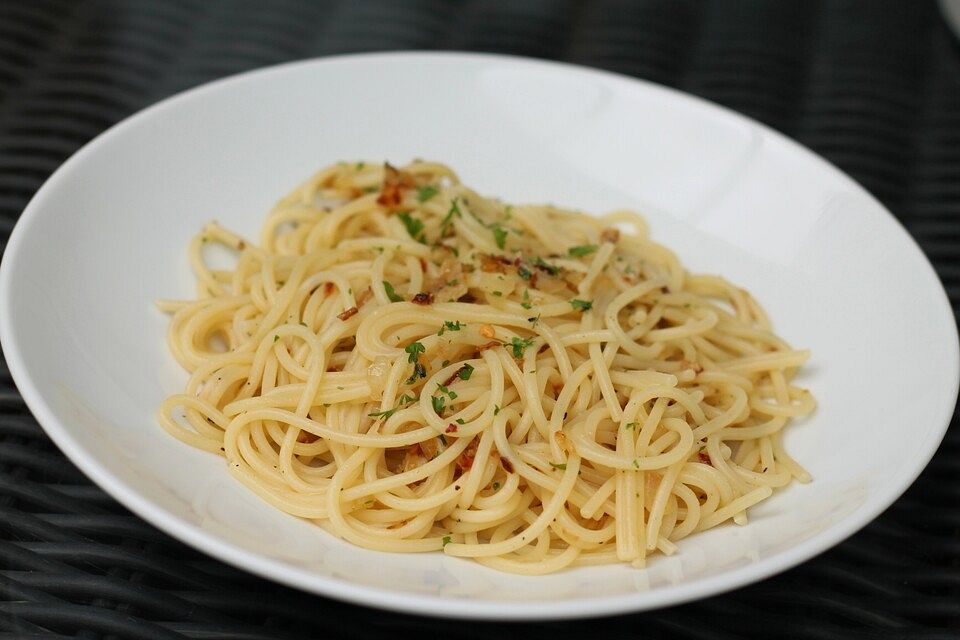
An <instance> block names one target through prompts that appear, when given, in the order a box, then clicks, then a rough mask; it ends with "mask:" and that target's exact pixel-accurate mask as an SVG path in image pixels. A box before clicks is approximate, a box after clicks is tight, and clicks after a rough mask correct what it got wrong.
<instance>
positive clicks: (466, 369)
mask: <svg viewBox="0 0 960 640" xmlns="http://www.w3.org/2000/svg"><path fill="white" fill-rule="evenodd" d="M472 375H473V366H472V365H469V364H465V365H463V366H462V367H460V371H458V372H457V377H458V378H460V379H461V380H469V379H470V376H472Z"/></svg>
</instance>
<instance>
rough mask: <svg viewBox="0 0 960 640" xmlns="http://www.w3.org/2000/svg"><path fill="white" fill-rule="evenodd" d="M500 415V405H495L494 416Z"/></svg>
mask: <svg viewBox="0 0 960 640" xmlns="http://www.w3.org/2000/svg"><path fill="white" fill-rule="evenodd" d="M499 413H500V405H498V404H495V405H493V415H499Z"/></svg>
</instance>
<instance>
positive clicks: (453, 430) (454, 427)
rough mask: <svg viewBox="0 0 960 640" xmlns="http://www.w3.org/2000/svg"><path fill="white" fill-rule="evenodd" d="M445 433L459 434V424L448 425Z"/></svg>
mask: <svg viewBox="0 0 960 640" xmlns="http://www.w3.org/2000/svg"><path fill="white" fill-rule="evenodd" d="M444 386H446V385H444ZM443 432H444V433H456V432H457V424H456V423H455V422H451V423H450V424H448V425H447V428H446V429H444V430H443Z"/></svg>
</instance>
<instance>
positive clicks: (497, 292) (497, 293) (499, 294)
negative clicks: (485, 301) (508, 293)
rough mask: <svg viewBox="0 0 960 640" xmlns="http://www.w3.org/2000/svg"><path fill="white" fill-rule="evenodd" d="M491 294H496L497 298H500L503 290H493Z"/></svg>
mask: <svg viewBox="0 0 960 640" xmlns="http://www.w3.org/2000/svg"><path fill="white" fill-rule="evenodd" d="M493 295H494V296H496V297H498V298H502V297H503V291H494V292H493Z"/></svg>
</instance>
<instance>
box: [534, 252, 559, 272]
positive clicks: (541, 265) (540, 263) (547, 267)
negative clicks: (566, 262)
mask: <svg viewBox="0 0 960 640" xmlns="http://www.w3.org/2000/svg"><path fill="white" fill-rule="evenodd" d="M533 266H535V267H537V268H538V269H543V270H544V271H546V272H547V273H549V274H550V275H552V276H555V275H557V274H558V273H560V267H557V266H554V265H552V264H549V263H548V262H545V261H544V260H543V258H541V257H540V256H537V257H536V258H534V259H533Z"/></svg>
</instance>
